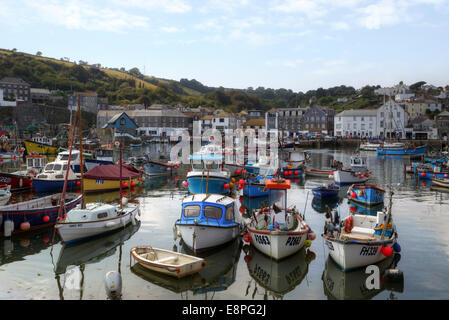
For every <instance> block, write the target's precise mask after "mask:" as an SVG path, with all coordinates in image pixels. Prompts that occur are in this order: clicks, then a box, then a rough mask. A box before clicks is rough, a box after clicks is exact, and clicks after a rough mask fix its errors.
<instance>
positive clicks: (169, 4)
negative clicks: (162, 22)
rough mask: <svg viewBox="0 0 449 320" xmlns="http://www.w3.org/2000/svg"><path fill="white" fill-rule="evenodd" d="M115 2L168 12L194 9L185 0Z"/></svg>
mask: <svg viewBox="0 0 449 320" xmlns="http://www.w3.org/2000/svg"><path fill="white" fill-rule="evenodd" d="M113 3H115V4H116V5H119V6H122V7H128V8H130V7H134V8H140V9H145V10H162V11H164V12H167V13H186V12H189V11H191V10H192V7H191V6H190V5H189V4H188V1H185V0H113Z"/></svg>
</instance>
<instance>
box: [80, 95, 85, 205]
mask: <svg viewBox="0 0 449 320" xmlns="http://www.w3.org/2000/svg"><path fill="white" fill-rule="evenodd" d="M78 131H79V132H78V134H79V139H80V171H81V209H86V203H85V202H84V161H83V160H84V157H83V131H82V128H81V96H80V94H79V93H78Z"/></svg>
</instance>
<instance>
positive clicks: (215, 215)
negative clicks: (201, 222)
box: [204, 206, 222, 220]
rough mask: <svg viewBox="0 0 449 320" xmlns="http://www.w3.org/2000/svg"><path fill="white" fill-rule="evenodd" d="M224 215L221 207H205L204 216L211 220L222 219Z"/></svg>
mask: <svg viewBox="0 0 449 320" xmlns="http://www.w3.org/2000/svg"><path fill="white" fill-rule="evenodd" d="M221 214H222V209H221V208H219V207H211V206H206V207H204V216H205V217H206V218H209V219H217V220H218V219H220V218H221Z"/></svg>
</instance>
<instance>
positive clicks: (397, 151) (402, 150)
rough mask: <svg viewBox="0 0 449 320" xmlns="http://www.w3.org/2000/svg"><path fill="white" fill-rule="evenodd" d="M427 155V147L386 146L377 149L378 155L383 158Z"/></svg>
mask: <svg viewBox="0 0 449 320" xmlns="http://www.w3.org/2000/svg"><path fill="white" fill-rule="evenodd" d="M425 153H426V146H420V147H399V148H398V147H391V148H386V147H384V146H382V147H378V148H377V154H378V155H381V156H395V155H396V156H416V155H424V154H425Z"/></svg>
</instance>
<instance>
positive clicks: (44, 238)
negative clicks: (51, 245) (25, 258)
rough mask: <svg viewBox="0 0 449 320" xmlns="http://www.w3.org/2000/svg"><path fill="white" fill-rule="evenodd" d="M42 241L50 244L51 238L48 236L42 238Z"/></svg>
mask: <svg viewBox="0 0 449 320" xmlns="http://www.w3.org/2000/svg"><path fill="white" fill-rule="evenodd" d="M42 241H43V242H45V243H48V241H50V238H49V237H48V236H45V237H43V238H42Z"/></svg>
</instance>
